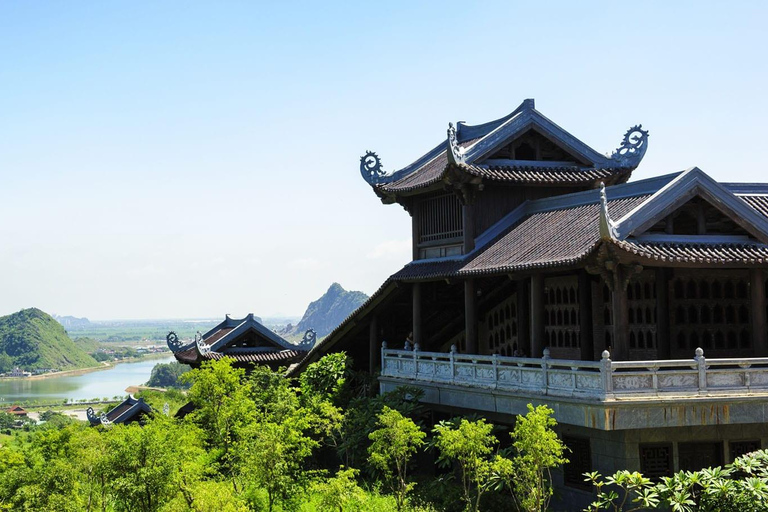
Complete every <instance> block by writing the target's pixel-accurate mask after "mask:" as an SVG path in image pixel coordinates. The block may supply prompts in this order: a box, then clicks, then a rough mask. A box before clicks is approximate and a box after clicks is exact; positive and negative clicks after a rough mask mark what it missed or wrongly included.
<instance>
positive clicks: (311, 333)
mask: <svg viewBox="0 0 768 512" xmlns="http://www.w3.org/2000/svg"><path fill="white" fill-rule="evenodd" d="M316 341H317V333H316V332H315V330H314V329H307V330H306V332H305V333H304V337H303V338H302V339H301V341H300V342H299V348H301V349H304V350H310V349H312V347H314V346H315V342H316Z"/></svg>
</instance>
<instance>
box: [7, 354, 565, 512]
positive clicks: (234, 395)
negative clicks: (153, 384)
mask: <svg viewBox="0 0 768 512" xmlns="http://www.w3.org/2000/svg"><path fill="white" fill-rule="evenodd" d="M181 380H182V382H185V383H188V384H189V385H190V388H189V391H188V392H187V393H186V395H184V394H182V392H181V391H179V390H169V391H168V392H165V393H162V392H158V391H143V392H142V396H143V397H144V398H145V400H147V402H148V403H150V405H151V406H152V407H153V408H154V410H155V411H160V410H162V407H163V404H164V403H169V406H170V409H171V414H170V415H168V416H166V415H164V414H162V413H159V412H156V413H155V414H154V415H153V416H152V417H150V418H148V419H147V420H146V421H145V422H144V423H143V425H140V424H131V425H113V426H111V427H110V428H106V429H105V428H104V427H102V426H99V427H96V428H91V427H89V426H86V425H85V424H84V423H82V422H78V421H75V420H72V419H71V418H67V417H66V416H63V415H61V414H56V413H52V412H46V413H45V418H44V419H45V420H47V422H46V423H44V424H42V425H39V426H37V427H32V428H30V429H28V430H29V431H28V432H22V431H19V430H16V432H19V434H17V435H16V436H13V437H11V438H10V439H11V442H8V439H9V438H4V439H3V438H0V443H3V442H6V443H7V444H6V445H4V446H0V510H49V511H76V510H77V511H80V510H84V511H114V512H122V511H126V512H127V511H131V512H133V511H137V512H155V511H164V512H176V511H179V512H180V511H211V512H214V511H215V512H228V511H232V512H236V511H237V512H239V511H250V510H258V511H297V512H301V511H306V512H310V511H321V510H322V511H326V510H337V511H339V512H344V511H351V510H376V511H380V510H381V511H388V510H390V511H394V510H413V511H434V510H445V511H449V512H453V511H454V510H460V509H461V508H463V507H464V505H466V506H467V508H470V509H472V510H478V509H482V510H496V509H498V508H500V507H504V509H508V510H512V509H513V508H511V507H514V500H513V498H512V496H513V494H514V493H515V492H519V491H518V490H517V489H515V488H514V486H513V485H511V483H510V482H513V481H514V480H515V478H516V476H517V475H516V471H521V468H524V467H528V466H530V467H531V468H533V469H531V473H530V474H531V475H536V474H541V475H544V477H543V478H546V475H547V474H548V473H547V472H546V471H545V470H544V468H545V467H548V466H547V465H548V464H550V465H554V464H557V463H558V460H559V459H551V458H550V459H546V458H541V457H538V458H536V460H535V461H534V462H533V463H531V462H530V461H528V462H526V460H527V459H526V460H524V457H529V456H530V455H531V453H530V452H531V449H532V448H531V447H532V446H538V445H537V442H540V441H541V440H542V439H545V440H547V443H546V444H549V441H551V440H552V439H554V440H555V441H556V437H554V434H551V431H550V429H549V427H550V426H551V424H552V422H551V421H550V420H551V418H549V412H550V411H548V410H531V412H529V414H528V415H527V416H526V420H525V421H523V420H522V419H521V421H523V423H521V424H523V425H528V426H529V427H530V428H526V429H523V430H521V431H520V432H519V433H517V432H516V434H515V438H514V441H515V443H517V442H520V443H522V444H521V445H520V448H519V449H518V450H516V451H513V452H511V453H507V452H502V451H499V450H497V448H496V447H497V445H498V441H497V439H496V437H495V434H494V432H493V426H492V425H491V424H489V423H486V422H485V421H484V420H477V421H472V420H468V419H464V418H455V419H453V420H451V421H448V422H444V423H441V424H440V425H438V427H437V428H436V429H435V436H434V438H433V439H431V440H429V439H427V433H426V429H425V428H424V427H423V426H422V421H421V420H422V419H423V418H424V417H423V416H422V414H421V411H420V408H419V407H418V398H419V394H418V392H417V391H416V390H413V389H399V390H397V391H395V392H392V393H387V394H384V395H381V396H377V395H373V394H372V393H371V392H370V391H371V390H372V389H373V388H372V386H371V385H370V382H369V381H368V380H367V379H365V378H361V377H360V376H356V375H354V374H353V373H352V372H351V371H350V365H349V364H348V361H347V359H346V357H345V356H344V355H343V354H334V355H332V356H328V357H326V358H324V359H323V360H321V361H319V362H318V363H315V364H313V365H311V366H310V367H309V368H308V369H307V371H306V372H305V373H304V375H303V376H302V377H301V378H300V380H299V382H298V383H296V382H294V381H291V380H289V379H288V378H286V377H285V376H284V374H282V373H279V372H273V371H271V370H269V369H267V368H262V367H257V368H255V369H254V370H253V371H252V372H251V373H250V374H249V375H246V374H245V372H244V371H243V370H242V369H238V368H235V367H233V366H232V364H231V360H229V359H226V358H225V359H223V360H221V361H216V362H210V363H206V364H204V365H203V367H202V368H201V369H199V370H192V371H189V372H187V373H186V374H185V375H184V376H182V377H181ZM296 384H298V385H296ZM186 400H190V401H191V402H192V403H193V404H194V405H195V410H194V412H192V413H190V414H189V415H187V416H186V417H185V418H184V419H181V420H180V419H176V418H174V416H173V412H175V411H176V410H178V408H179V407H180V405H181V404H183V403H184V402H185V401H186ZM534 427H535V428H534ZM22 434H23V435H22ZM529 436H536V438H537V439H531V438H529ZM425 450H426V451H425ZM430 452H431V454H430ZM537 453H538V452H537ZM432 456H436V457H438V458H439V459H440V460H442V461H443V462H444V468H445V469H444V473H443V474H442V475H438V476H437V477H432V478H430V479H429V480H422V481H421V482H418V485H417V482H416V480H414V479H413V475H414V474H415V473H416V472H415V471H414V470H415V469H416V468H415V466H416V461H417V460H418V459H419V457H425V458H427V459H429V458H430V457H432ZM350 461H351V463H350ZM526 464H528V466H526ZM421 469H422V470H424V469H426V470H428V471H431V470H433V464H432V463H431V462H429V463H428V464H427V465H425V466H422V468H421ZM536 471H538V472H539V473H536ZM453 475H456V476H457V478H456V479H454V478H452V476H453ZM457 488H461V491H459V492H458V494H457V492H456V489H457ZM462 495H463V496H464V498H465V501H464V502H463V503H462V501H461V496H462ZM494 500H495V501H494ZM518 501H520V500H518ZM499 504H502V505H499ZM521 510H535V509H533V508H530V507H527V506H525V505H524V506H523V507H522V508H521Z"/></svg>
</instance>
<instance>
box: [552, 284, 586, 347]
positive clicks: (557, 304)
mask: <svg viewBox="0 0 768 512" xmlns="http://www.w3.org/2000/svg"><path fill="white" fill-rule="evenodd" d="M544 320H545V322H544V335H545V337H546V338H545V339H546V343H547V346H548V347H552V348H579V347H580V346H581V340H580V336H579V331H580V329H579V325H580V323H579V281H578V278H577V277H576V276H567V277H558V278H547V279H545V280H544Z"/></svg>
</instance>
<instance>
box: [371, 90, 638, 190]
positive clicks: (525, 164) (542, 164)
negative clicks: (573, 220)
mask: <svg viewBox="0 0 768 512" xmlns="http://www.w3.org/2000/svg"><path fill="white" fill-rule="evenodd" d="M524 137H529V138H531V137H533V138H538V139H540V140H539V141H533V142H535V144H536V145H538V144H539V142H540V143H541V145H542V147H541V148H538V149H535V150H534V148H532V147H531V146H530V145H528V146H526V147H525V150H526V151H523V150H522V149H521V145H524V144H527V143H526V142H525V141H523V142H520V140H521V138H524ZM647 140H648V132H647V131H645V130H643V129H642V127H641V126H640V125H638V126H635V127H632V128H630V129H629V131H627V133H626V134H625V136H624V140H623V142H622V144H621V147H619V149H617V150H616V151H615V152H614V153H613V154H612V155H611V156H605V155H602V154H600V153H598V152H597V151H595V150H594V149H592V148H590V147H589V146H587V145H586V144H584V143H583V142H581V141H580V140H578V139H577V138H576V137H574V136H573V135H571V134H570V133H568V132H567V131H565V130H564V129H562V128H561V127H560V126H558V125H557V124H555V123H553V122H552V121H550V120H549V119H547V118H546V117H545V116H543V115H542V114H541V113H540V112H539V111H538V110H536V108H535V105H534V100H532V99H528V100H525V101H524V102H523V103H522V104H521V105H520V106H519V107H518V108H517V109H515V110H514V111H513V112H512V113H510V114H509V115H507V116H505V117H502V118H501V119H497V120H495V121H491V122H489V123H485V124H481V125H476V126H471V125H467V124H465V123H463V122H459V123H457V124H456V126H455V127H454V125H453V124H450V125H449V128H448V135H447V137H446V138H445V140H444V141H442V142H441V143H440V144H438V145H437V146H436V147H435V148H433V149H432V150H431V151H429V152H428V153H426V154H425V155H423V156H422V157H420V158H419V159H417V160H416V161H415V162H413V163H412V164H410V165H408V166H406V167H404V168H403V169H400V170H398V171H396V172H394V173H392V174H386V173H385V172H384V171H383V169H382V166H381V161H380V160H379V157H378V156H377V155H376V154H375V153H373V152H370V151H369V152H367V153H366V154H365V155H364V156H363V157H362V158H361V159H360V171H361V173H362V175H363V177H364V178H365V179H366V181H368V182H369V183H370V184H371V185H372V186H373V187H374V190H375V191H376V192H377V194H379V195H380V196H382V198H385V199H386V198H389V199H390V200H394V198H395V197H396V196H398V195H409V194H413V193H418V191H420V190H422V189H429V188H431V187H432V186H433V185H436V184H439V183H440V182H443V183H444V184H450V183H455V182H457V181H470V182H478V183H479V182H482V180H488V181H495V182H504V183H510V184H512V183H517V184H529V185H555V184H557V185H561V186H583V185H596V184H597V183H599V182H601V181H602V182H605V183H607V184H613V183H621V182H624V181H626V180H627V179H628V178H629V176H630V174H631V172H632V170H633V169H635V167H637V165H638V164H639V163H640V161H641V160H642V158H643V155H644V154H645V150H646V148H647ZM515 141H518V143H517V144H515ZM515 145H516V146H517V147H516V149H512V147H513V146H515Z"/></svg>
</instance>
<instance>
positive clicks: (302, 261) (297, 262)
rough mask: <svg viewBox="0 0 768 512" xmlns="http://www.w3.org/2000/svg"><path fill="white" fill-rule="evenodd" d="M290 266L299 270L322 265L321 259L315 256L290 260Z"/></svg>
mask: <svg viewBox="0 0 768 512" xmlns="http://www.w3.org/2000/svg"><path fill="white" fill-rule="evenodd" d="M288 266H289V267H290V268H294V269H299V270H313V269H316V268H318V267H320V261H318V260H316V259H315V258H297V259H294V260H291V261H289V262H288Z"/></svg>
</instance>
